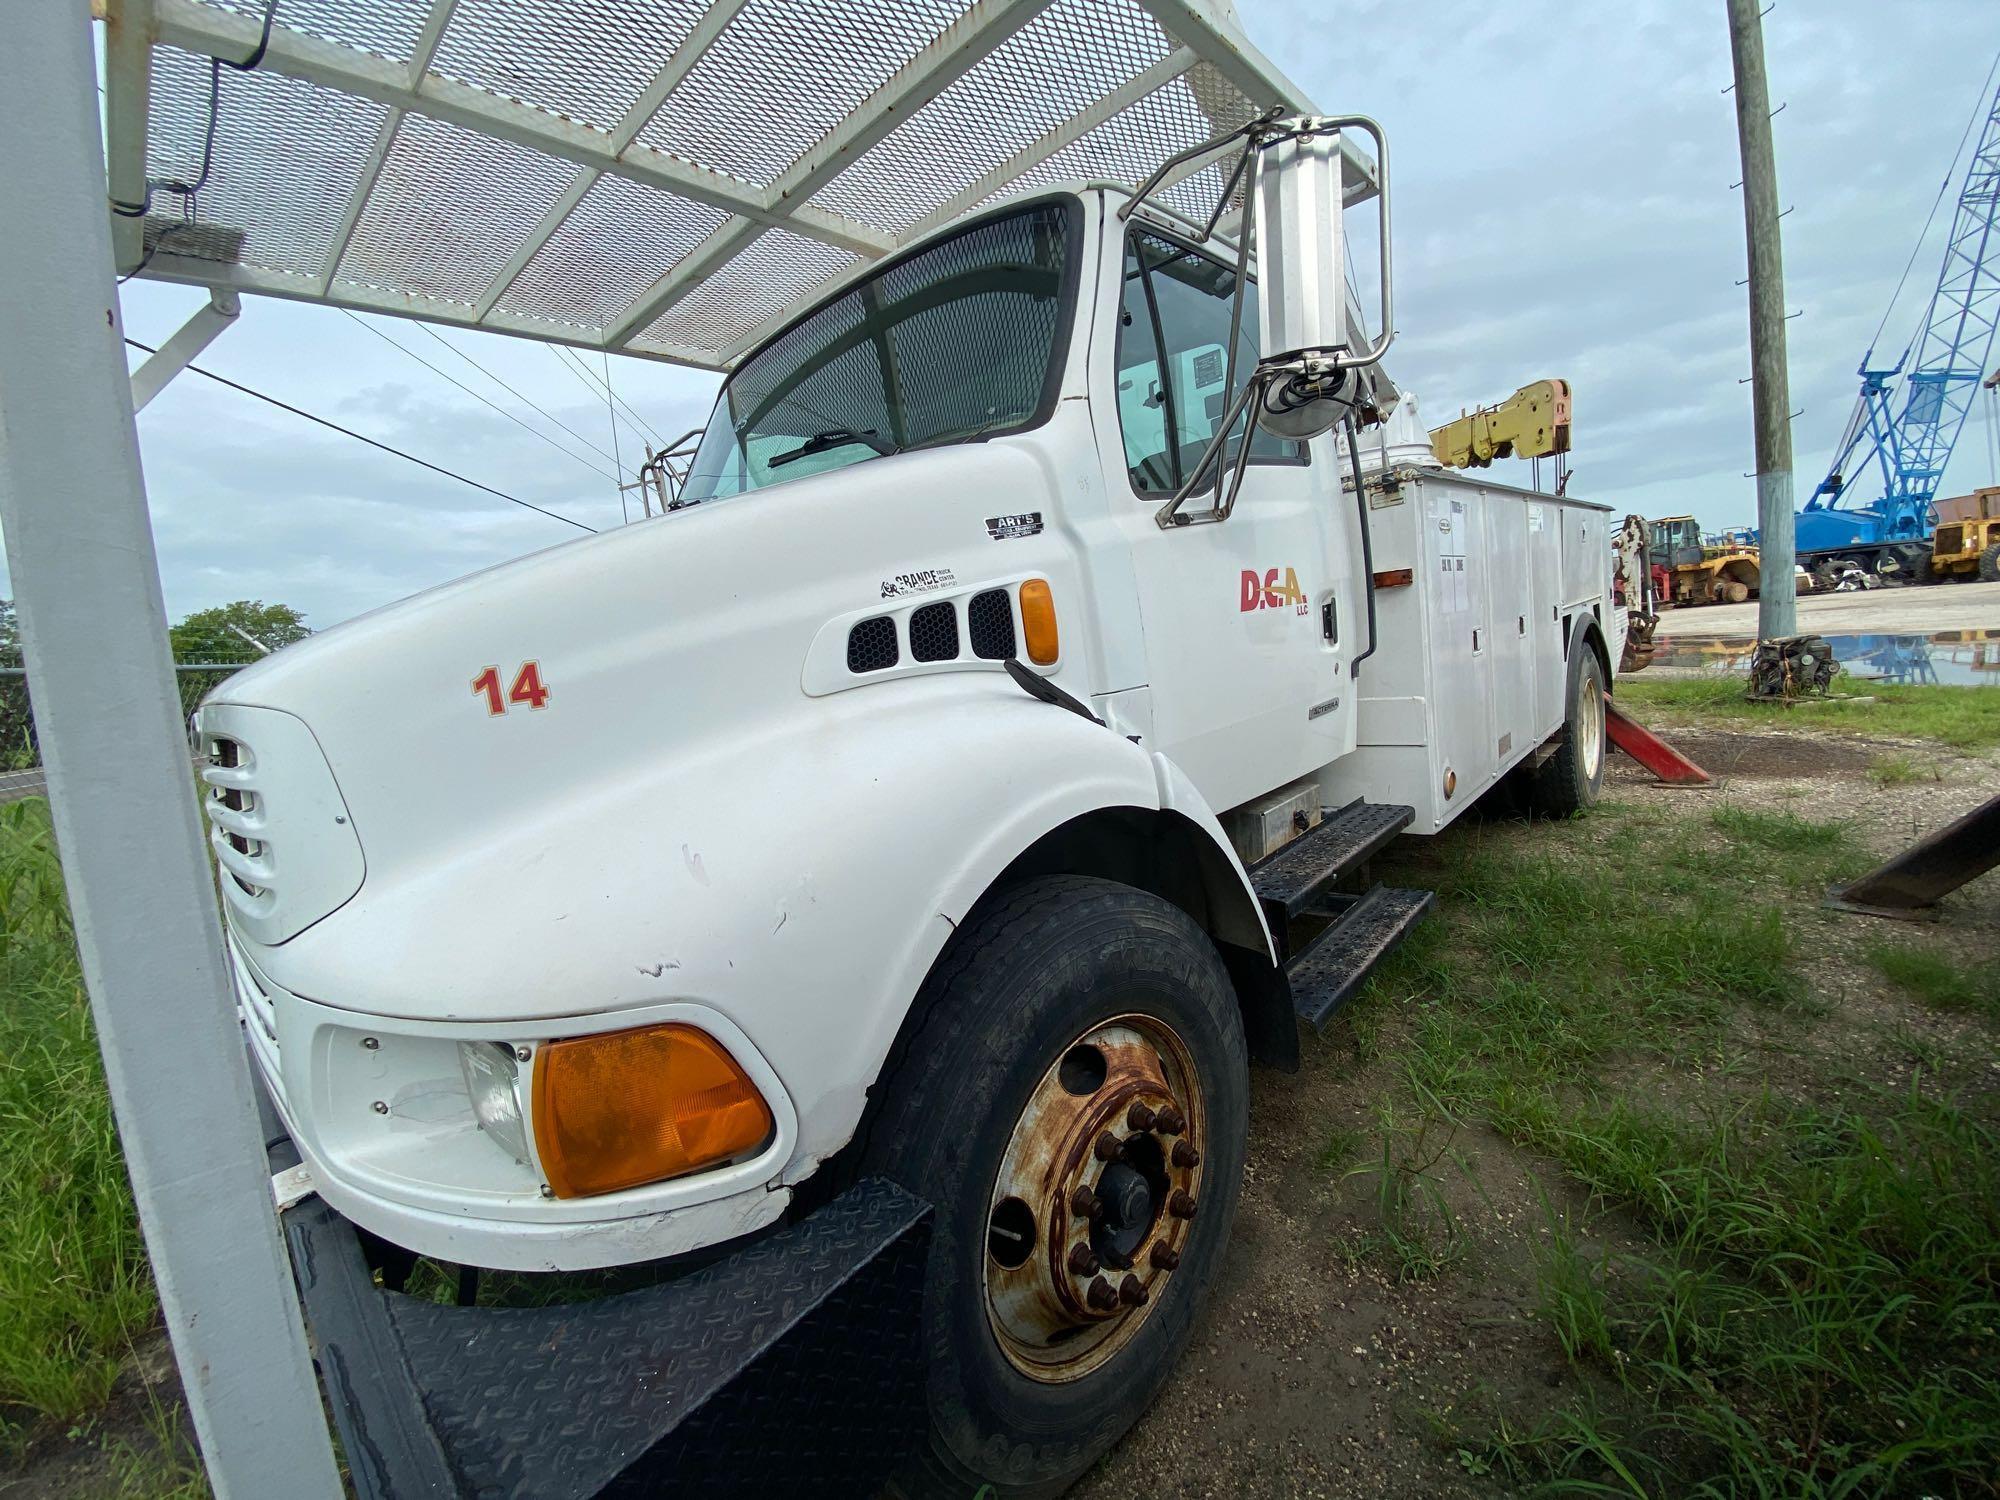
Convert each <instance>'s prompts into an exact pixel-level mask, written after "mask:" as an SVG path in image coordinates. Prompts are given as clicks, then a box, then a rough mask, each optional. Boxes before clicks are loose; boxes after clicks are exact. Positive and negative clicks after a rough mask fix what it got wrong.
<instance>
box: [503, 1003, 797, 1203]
mask: <svg viewBox="0 0 2000 1500" xmlns="http://www.w3.org/2000/svg"><path fill="white" fill-rule="evenodd" d="M534 1113H535V1149H536V1152H537V1154H539V1155H540V1157H541V1161H542V1172H543V1175H545V1176H546V1177H547V1178H548V1182H549V1187H550V1189H551V1190H552V1191H553V1192H554V1193H555V1195H556V1196H557V1197H558V1198H584V1197H589V1196H590V1195H592V1194H594V1193H615V1192H617V1191H618V1190H619V1189H620V1188H629V1187H637V1186H639V1185H640V1184H641V1183H647V1182H659V1181H661V1180H662V1179H664V1178H668V1177H680V1176H683V1175H685V1174H686V1173H689V1172H694V1171H699V1170H700V1169H701V1168H703V1167H709V1166H714V1165H715V1164H716V1163H717V1162H723V1161H728V1160H729V1159H731V1158H732V1157H737V1156H742V1155H743V1154H745V1153H746V1152H749V1151H752V1150H754V1149H756V1148H757V1147H759V1146H761V1145H763V1144H764V1142H766V1141H767V1140H769V1139H770V1138H771V1130H772V1120H771V1107H770V1105H768V1104H766V1103H765V1102H764V1096H763V1095H762V1094H760V1093H758V1092H757V1086H756V1085H755V1084H754V1083H752V1082H751V1081H750V1079H749V1078H748V1076H746V1075H745V1073H744V1072H743V1069H742V1068H740V1067H739V1066H737V1063H736V1059H735V1058H733V1057H731V1056H730V1055H729V1054H728V1053H727V1052H726V1051H724V1050H723V1047H722V1044H721V1043H720V1042H718V1041H716V1040H715V1038H714V1037H712V1036H710V1035H709V1034H708V1033H707V1032H705V1031H702V1030H700V1029H698V1028H696V1027H693V1026H687V1025H683V1024H680V1023H669V1024H667V1025H663V1026H644V1027H640V1028H639V1029H638V1030H636V1031H614V1032H609V1033H607V1034H605V1035H602V1036H586V1037H575V1038H572V1039H570V1040H567V1041H560V1042H551V1043H549V1044H548V1045H547V1046H545V1047H543V1048H542V1051H541V1055H540V1056H539V1057H537V1058H536V1059H535V1083H534Z"/></svg>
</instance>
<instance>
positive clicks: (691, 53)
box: [474, 0, 748, 320]
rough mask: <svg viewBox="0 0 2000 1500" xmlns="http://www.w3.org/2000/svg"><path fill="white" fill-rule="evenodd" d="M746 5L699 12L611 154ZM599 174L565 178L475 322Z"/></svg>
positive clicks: (623, 122)
mask: <svg viewBox="0 0 2000 1500" xmlns="http://www.w3.org/2000/svg"><path fill="white" fill-rule="evenodd" d="M747 3H748V0H715V3H714V4H712V5H710V6H709V8H708V9H707V10H706V11H704V12H703V13H702V18H701V20H700V21H699V22H697V23H696V25H695V28H694V30H693V31H691V32H689V33H688V35H687V38H686V40H684V41H683V42H682V43H681V44H680V46H678V47H676V48H675V49H674V55H673V56H672V57H670V58H668V59H667V60H666V62H665V63H663V64H661V66H660V69H659V71H658V72H656V73H655V74H654V75H653V78H652V81H651V82H650V83H648V84H647V85H646V88H645V91H644V92H643V93H641V94H640V95H639V97H638V99H636V100H635V101H634V102H633V104H632V107H631V108H630V109H628V110H626V111H625V114H624V117H623V118H622V119H620V120H619V122H618V128H617V129H615V130H613V131H612V132H611V149H612V151H613V152H614V153H616V154H618V155H620V156H622V155H624V153H625V149H626V148H627V147H628V146H630V145H631V144H632V142H634V141H635V140H637V139H638V138H639V132H640V131H641V130H644V129H645V128H646V122H647V121H648V120H650V119H652V118H653V116H654V115H656V114H658V113H659V110H660V106H661V105H662V104H664V103H665V102H666V98H667V95H669V94H671V93H672V92H673V91H674V90H675V89H676V88H678V87H679V86H680V81H681V80H682V79H683V78H685V77H687V75H688V74H689V72H691V71H692V70H693V68H694V66H695V64H696V63H698V62H700V61H701V60H702V58H703V57H704V56H706V55H707V53H708V49H709V48H710V47H711V46H713V45H714V44H715V39H716V38H717V37H719V36H721V35H722V33H723V31H724V29H725V28H726V27H727V26H728V25H729V23H730V22H731V21H733V20H735V19H736V14H737V12H738V11H740V10H742V9H743V7H744V5H745V4H747ZM603 175H604V174H603V173H602V172H599V171H596V170H594V169H593V168H589V167H585V168H583V169H582V170H580V171H579V172H578V173H577V174H576V176H575V177H573V178H571V179H570V184H569V186H568V187H566V188H564V189H563V192H562V196H561V197H559V198H557V199H556V201H555V202H554V203H552V204H550V205H549V208H548V211H547V212H546V213H544V214H543V215H542V217H541V222H540V223H538V224H536V225H535V227H534V228H533V229H532V230H530V231H529V233H528V237H527V238H526V239H524V240H523V241H521V243H520V244H519V245H517V246H516V247H515V249H514V253H513V254H512V255H510V256H508V257H507V263H506V264H505V265H503V266H502V267H501V268H500V270H499V271H498V272H497V273H496V274H495V275H494V277H493V280H492V281H491V282H489V283H488V284H487V287H486V290H485V292H484V293H483V294H481V296H480V298H479V303H478V305H477V307H476V308H475V309H474V311H475V312H476V314H477V315H478V317H479V318H480V319H481V320H484V319H485V317H486V315H487V314H488V313H490V312H492V311H493V308H494V306H495V304H497V303H498V302H499V301H500V299H501V298H502V297H504V296H505V295H506V294H507V288H508V287H510V286H512V285H513V284H514V278H515V277H517V276H519V275H520V274H521V273H522V272H523V271H525V270H526V269H527V268H528V262H529V261H531V260H533V259H534V258H535V257H536V256H537V255H539V254H541V252H542V246H544V245H546V244H547V243H548V242H549V240H550V238H551V237H553V236H554V234H555V232H556V231H557V230H558V229H561V228H562V226H563V224H564V223H565V221H567V220H568V218H569V216H570V215H571V214H573V213H575V212H576V206H577V204H579V203H581V202H583V195H584V194H585V193H588V192H589V191H590V190H591V189H592V188H594V187H596V186H597V184H598V182H599V181H600V180H601V179H602V177H603Z"/></svg>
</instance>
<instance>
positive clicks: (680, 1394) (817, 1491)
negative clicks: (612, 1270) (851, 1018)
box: [283, 1143, 931, 1500]
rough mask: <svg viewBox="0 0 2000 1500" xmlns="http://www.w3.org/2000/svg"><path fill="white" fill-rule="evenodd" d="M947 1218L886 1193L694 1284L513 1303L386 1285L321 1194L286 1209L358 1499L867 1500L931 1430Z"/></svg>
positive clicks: (868, 1190)
mask: <svg viewBox="0 0 2000 1500" xmlns="http://www.w3.org/2000/svg"><path fill="white" fill-rule="evenodd" d="M286 1144H287V1145H288V1144H289V1143H286ZM930 1221H931V1209H930V1206H929V1205H928V1204H926V1203H924V1202H922V1201H921V1200H919V1199H917V1198H914V1197H912V1196H911V1195H910V1194H908V1193H906V1192H904V1191H903V1190H902V1189H900V1188H898V1187H896V1186H894V1185H893V1184H891V1183H888V1182H884V1181H881V1180H879V1179H869V1180H865V1181H863V1182H860V1183H858V1184H856V1185H855V1186H854V1187H852V1188H850V1189H849V1190H848V1191H846V1192H845V1193H842V1194H841V1195H840V1196H839V1197H837V1198H835V1199H834V1200H833V1201H832V1202H830V1203H828V1204H826V1205H825V1206H824V1207H822V1208H820V1209H819V1210H817V1211H816V1212H815V1213H813V1214H811V1215H810V1216H809V1217H807V1218H805V1219H803V1220H801V1221H800V1222H798V1223H796V1224H793V1225H790V1226H788V1227H786V1228H784V1229H782V1230H779V1231H778V1232H776V1233H774V1234H771V1235H768V1236H766V1237H765V1238H763V1239H761V1240H758V1241H756V1242H754V1243H752V1244H750V1245H748V1246H747V1247H745V1248H743V1249H740V1250H738V1251H736V1252H734V1253H733V1254H730V1255H728V1256H726V1257H724V1258H723V1259H721V1260H719V1261H716V1262H714V1263H713V1264H710V1265H707V1266H704V1267H703V1268H701V1269H700V1270H697V1271H693V1272H691V1273H689V1274H688V1275H686V1276H684V1277H682V1278H680V1279H678V1280H675V1281H672V1282H668V1283H665V1284H662V1285H659V1286H653V1287H647V1288H645V1289H643V1290H640V1291H634V1292H626V1293H623V1294H620V1295H616V1296H610V1297H603V1298H599V1299H597V1300H594V1301H589V1302H577V1303H570V1304H566V1305H562V1306H554V1307H532V1308H508V1307H447V1306H442V1305H440V1304H438V1303H434V1302H427V1301H423V1300H420V1299H418V1298H415V1297H410V1296H405V1295H404V1294H402V1293H400V1292H392V1291H388V1290H385V1289H384V1288H382V1287H381V1286H379V1285H377V1284H376V1282H375V1278H374V1273H373V1272H372V1271H371V1270H370V1268H369V1266H368V1264H367V1261H366V1258H365V1257H364V1254H363V1251H362V1248H361V1243H360V1239H359V1236H358V1234H357V1231H356V1230H355V1228H354V1226H353V1225H352V1224H350V1223H349V1222H348V1221H347V1220H345V1219H343V1218H342V1217H341V1216H340V1215H339V1214H337V1213H335V1212H334V1211H333V1210H332V1209H331V1208H329V1207H328V1206H327V1205H326V1204H325V1203H324V1202H323V1201H321V1200H320V1199H318V1198H313V1199H309V1200H307V1201H306V1202H304V1203H301V1204H299V1205H297V1206H296V1207H294V1208H291V1209H288V1210H286V1212H285V1214H284V1216H283V1222H284V1228H285V1237H286V1241H287V1244H288V1245H289V1247H290V1249H291V1254H292V1264H293V1268H294V1271H295V1273H296V1275H297V1278H298V1282H299V1290H300V1295H301V1297H302V1300H303V1301H304V1304H305V1311H306V1319H307V1322H308V1324H309V1325H310V1328H311V1331H312V1335H313V1346H314V1352H315V1356H316V1358H317V1360H318V1362H319V1367H320V1373H321V1377H322V1379H323V1381H324V1382H325V1386H326V1391H327V1396H328V1400H329V1404H330V1405H331V1407H332V1409H333V1413H334V1418H335V1422H336V1425H337V1426H338V1427H339V1429H340V1436H341V1442H342V1445H343V1447H344V1449H345V1452H346V1458H347V1461H348V1466H349V1472H350V1476H351V1478H352V1481H353V1484H354V1488H355V1492H356V1493H357V1494H358V1495H360V1496H361V1497H362V1500H377V1497H380V1500H414V1497H426V1500H429V1497H440V1500H530V1497H532V1500H585V1497H592V1496H606V1497H609V1496H637V1495H647V1496H655V1495H672V1494H677V1493H681V1492H683V1491H687V1492H690V1493H691V1492H694V1491H695V1490H699V1492H700V1493H701V1494H702V1496H703V1497H704V1500H718V1497H729V1496H745V1497H748V1496H766V1495H773V1494H803V1493H811V1494H813V1495H815V1496H846V1495H852V1496H863V1495H868V1494H872V1493H874V1492H875V1491H876V1489H877V1488H879V1486H880V1485H881V1483H882V1481H883V1480H884V1479H885V1478H886V1477H887V1475H888V1474H889V1472H890V1470H891V1469H892V1468H894V1467H895V1465H896V1464H897V1463H898V1461H899V1460H900V1459H901V1458H902V1457H903V1455H905V1454H906V1453H908V1452H909V1451H910V1450H911V1449H912V1447H913V1445H914V1444H915V1443H917V1442H918V1441H919V1440H920V1439H921V1436H922V1431H923V1426H924V1421H925V1403H924V1389H923V1364H922V1358H921V1343H920V1329H921V1325H922V1318H921V1316H920V1309H921V1308H922V1305H923V1271H924V1260H925V1256H926V1253H927V1251H928V1249H929V1243H930Z"/></svg>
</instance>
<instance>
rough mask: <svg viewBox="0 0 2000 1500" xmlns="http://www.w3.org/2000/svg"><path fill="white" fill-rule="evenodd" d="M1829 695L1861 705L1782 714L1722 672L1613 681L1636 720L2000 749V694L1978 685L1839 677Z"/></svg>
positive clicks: (1818, 706)
mask: <svg viewBox="0 0 2000 1500" xmlns="http://www.w3.org/2000/svg"><path fill="white" fill-rule="evenodd" d="M1833 690H1834V692H1836V693H1847V694H1854V695H1857V697H1859V698H1866V699H1867V700H1869V701H1866V702H1861V701H1853V702H1827V703H1815V704H1813V705H1812V706H1811V707H1807V708H1795V709H1786V708H1779V707H1774V706H1772V705H1770V704H1765V703H1752V702H1749V701H1748V700H1746V699H1745V698H1744V696H1743V681H1742V679H1741V678H1738V677H1736V676H1735V675H1733V674H1730V673H1717V674H1715V675H1714V676H1713V677H1693V678H1689V677H1675V678H1668V677H1647V676H1639V677H1633V678H1621V679H1620V681H1619V683H1618V702H1619V704H1620V706H1622V707H1625V708H1629V709H1631V710H1633V711H1634V712H1635V713H1636V714H1638V716H1639V717H1640V718H1642V719H1643V718H1644V717H1645V716H1646V715H1647V713H1648V712H1657V711H1661V710H1665V711H1668V712H1670V713H1672V714H1674V715H1675V716H1676V717H1681V718H1686V719H1691V720H1694V721H1696V722H1700V723H1714V724H1720V725H1727V726H1729V727H1731V728H1743V727H1747V726H1750V725H1768V724H1771V723H1773V722H1777V723H1780V724H1785V725H1788V726H1792V727H1797V728H1811V729H1814V730H1832V731H1835V732H1838V733H1842V734H1877V735H1889V736H1892V737H1895V738H1899V739H1916V740H1935V741H1936V742H1937V743H1939V744H1941V745H1948V746H1950V747H1951V748H1952V749H1954V750H1990V749H1992V748H1994V747H1995V746H1996V745H2000V691H1995V690H1994V689H1992V688H1983V687H1912V686H1903V685H1899V684H1894V683H1877V682H1861V681H1857V680H1856V679H1854V678H1852V677H1849V676H1847V675H1846V674H1845V673H1842V674H1841V675H1840V676H1839V677H1837V678H1835V679H1834V685H1833Z"/></svg>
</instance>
